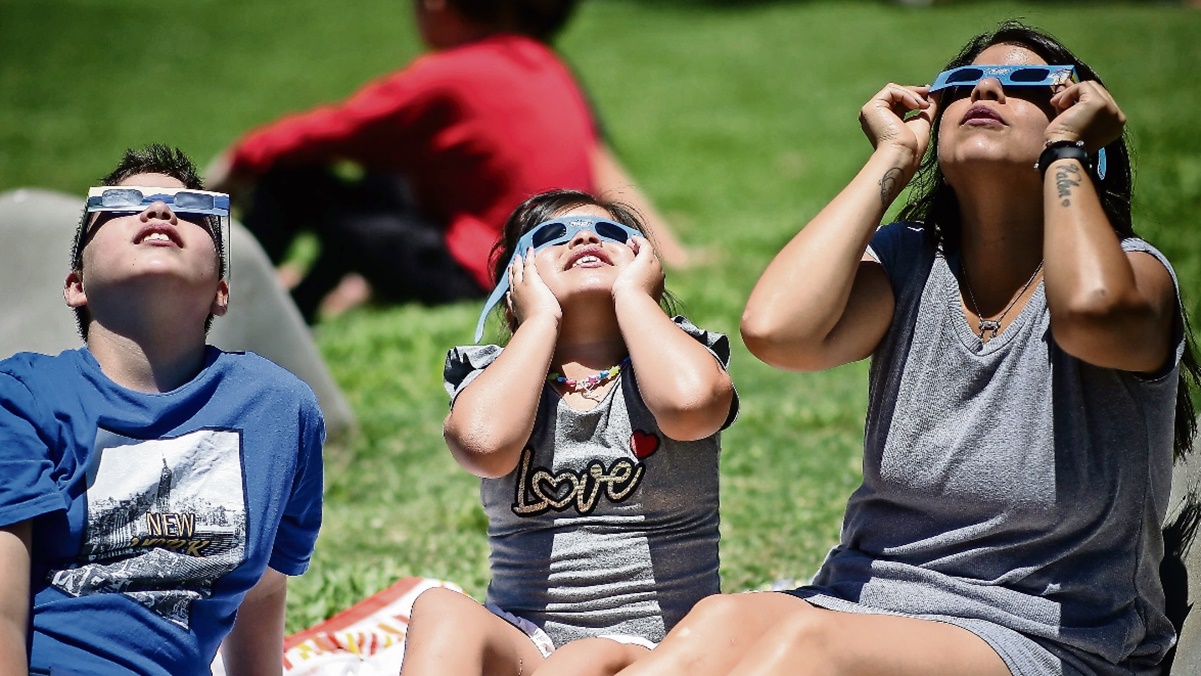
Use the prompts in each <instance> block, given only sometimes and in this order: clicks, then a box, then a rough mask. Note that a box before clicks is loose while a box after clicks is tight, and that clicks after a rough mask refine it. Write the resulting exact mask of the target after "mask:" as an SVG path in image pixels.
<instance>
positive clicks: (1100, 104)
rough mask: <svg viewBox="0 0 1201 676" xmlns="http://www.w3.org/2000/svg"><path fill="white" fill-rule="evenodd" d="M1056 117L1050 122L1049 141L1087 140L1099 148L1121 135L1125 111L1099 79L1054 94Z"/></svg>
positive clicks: (1090, 147)
mask: <svg viewBox="0 0 1201 676" xmlns="http://www.w3.org/2000/svg"><path fill="white" fill-rule="evenodd" d="M1051 105H1052V106H1053V107H1054V108H1055V111H1056V113H1058V114H1057V115H1056V116H1055V119H1053V120H1051V123H1050V124H1048V125H1047V131H1046V138H1047V140H1048V141H1071V142H1073V143H1075V142H1076V141H1084V147H1085V148H1086V149H1088V150H1090V151H1093V152H1096V151H1097V150H1098V149H1100V148H1104V147H1105V146H1107V145H1109V144H1110V143H1112V142H1114V141H1116V140H1117V139H1118V138H1119V137H1120V136H1121V135H1122V129H1123V128H1124V127H1125V126H1126V115H1125V114H1123V113H1122V109H1121V108H1119V107H1118V104H1117V102H1116V101H1114V100H1113V96H1111V95H1110V93H1109V91H1108V90H1106V89H1105V87H1102V86H1101V84H1100V83H1099V82H1096V81H1094V80H1088V81H1086V82H1077V83H1075V84H1072V85H1071V86H1069V87H1067V88H1065V89H1063V90H1062V91H1060V92H1058V93H1056V94H1055V96H1053V97H1051Z"/></svg>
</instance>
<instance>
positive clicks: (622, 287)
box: [613, 237, 663, 303]
mask: <svg viewBox="0 0 1201 676" xmlns="http://www.w3.org/2000/svg"><path fill="white" fill-rule="evenodd" d="M629 246H630V248H631V249H633V250H634V260H633V261H630V264H629V265H627V266H626V267H625V269H624V270H622V271H621V274H620V275H618V277H617V279H616V280H615V281H614V282H613V297H614V298H617V296H618V295H619V294H622V293H641V294H646V295H648V296H650V297H651V298H653V299H655V302H656V303H657V302H659V298H660V297H661V296H662V295H663V266H662V264H660V263H659V257H658V256H656V255H655V249H654V247H652V246H651V243H650V241H649V240H647V239H646V238H645V237H631V238H630V242H629Z"/></svg>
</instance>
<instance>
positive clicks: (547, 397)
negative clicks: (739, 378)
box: [404, 191, 737, 676]
mask: <svg viewBox="0 0 1201 676" xmlns="http://www.w3.org/2000/svg"><path fill="white" fill-rule="evenodd" d="M496 252H497V254H496V255H497V258H496V261H497V262H496V267H495V277H496V279H498V280H499V282H498V284H497V290H496V291H495V292H494V294H493V299H492V301H491V302H490V303H489V306H490V305H491V304H492V303H494V302H496V301H497V300H499V299H500V298H501V296H504V298H505V307H506V316H507V318H508V322H509V328H510V329H511V330H512V331H513V335H512V338H511V339H510V340H509V342H508V344H507V345H506V346H505V347H503V348H502V347H500V346H497V345H486V346H469V347H458V348H455V349H453V350H451V351H450V354H449V356H448V357H447V362H446V370H445V378H446V387H447V390H448V391H449V393H450V395H451V398H452V404H451V412H450V415H449V416H448V417H447V419H446V423H445V437H446V442H447V445H448V446H449V447H450V451H451V453H452V454H453V455H454V457H455V459H456V460H457V461H458V462H459V464H461V465H462V466H463V467H464V468H465V469H467V470H468V471H470V472H472V473H474V474H477V475H479V476H480V477H481V484H480V493H481V498H482V502H483V506H484V511H485V512H486V513H487V515H488V521H489V527H488V537H489V542H490V546H491V551H492V555H491V569H492V581H491V584H490V585H489V587H488V598H487V604H486V606H481V605H479V604H477V603H475V602H474V601H472V600H471V599H469V598H467V597H465V596H462V595H459V594H456V593H455V592H451V591H447V590H431V591H429V592H426V593H425V594H423V595H422V596H421V597H420V598H419V599H418V600H417V602H416V604H415V606H414V608H413V614H412V623H411V626H410V631H409V634H408V637H407V639H406V643H407V645H406V653H405V661H404V674H405V676H419V675H421V674H438V675H442V674H489V675H504V674H512V675H518V674H530V673H537V674H540V675H545V674H576V675H579V674H612V673H615V672H616V671H617V670H618V669H620V668H622V667H623V666H625V665H627V664H628V663H630V662H631V661H632V660H633V659H634V658H635V657H637V656H638V655H640V654H643V653H645V652H646V650H647V649H648V648H651V647H653V646H654V644H655V643H656V642H658V641H659V640H660V639H661V638H662V637H663V635H664V634H665V632H666V631H668V630H670V629H671V627H672V626H673V625H674V624H675V623H676V622H677V621H678V620H679V619H680V618H681V617H683V616H684V614H685V613H686V612H688V610H689V609H690V608H691V607H692V605H693V604H694V603H695V602H696V601H697V600H698V599H700V598H702V597H704V596H706V595H708V594H712V593H716V592H717V591H718V572H717V568H718V558H717V541H718V528H717V527H718V516H717V506H718V452H719V446H720V444H719V439H718V432H719V431H720V430H721V429H723V428H724V427H725V426H726V425H728V424H729V423H730V422H731V421H732V420H733V417H734V414H735V411H736V408H737V404H736V397H735V394H734V388H733V385H732V384H731V382H730V378H729V376H728V375H727V373H726V370H725V368H726V364H727V362H728V360H729V354H730V353H729V342H728V340H727V339H726V337H725V336H722V335H720V334H715V333H711V332H708V331H704V330H702V329H699V328H697V327H695V326H693V325H692V324H691V323H689V322H688V321H687V320H686V319H684V318H682V317H675V318H674V319H673V318H669V317H668V316H667V315H666V314H665V313H664V312H663V310H662V309H661V308H660V305H659V304H660V301H661V299H662V296H663V270H662V268H661V267H660V265H659V262H658V260H657V259H656V257H655V253H654V251H653V250H652V248H651V245H650V243H649V241H648V240H647V239H646V236H645V235H644V233H643V227H642V225H641V223H640V222H639V219H638V217H637V216H636V215H635V214H634V213H633V212H631V211H630V210H629V209H627V208H625V207H623V206H621V205H619V204H614V203H607V202H603V201H600V200H597V199H596V198H594V197H592V196H590V195H588V194H586V193H582V192H575V191H553V192H548V193H544V194H541V195H537V196H535V197H533V198H531V199H529V200H527V201H526V202H525V203H524V204H522V205H521V206H520V207H519V208H518V209H517V210H516V211H515V212H514V213H513V215H512V216H511V217H510V218H509V220H508V222H507V223H506V225H505V230H504V237H503V240H502V241H501V242H500V243H498V245H497V247H496ZM489 309H490V307H485V309H484V316H486V315H487V313H488V311H489ZM483 318H484V317H481V326H482V320H483ZM477 340H478V335H477Z"/></svg>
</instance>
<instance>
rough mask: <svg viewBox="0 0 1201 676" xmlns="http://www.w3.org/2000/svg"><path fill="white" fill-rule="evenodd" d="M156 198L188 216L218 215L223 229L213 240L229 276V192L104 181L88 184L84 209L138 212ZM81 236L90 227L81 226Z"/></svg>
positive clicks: (107, 211) (95, 211)
mask: <svg viewBox="0 0 1201 676" xmlns="http://www.w3.org/2000/svg"><path fill="white" fill-rule="evenodd" d="M155 202H162V203H163V204H166V205H167V206H168V207H169V208H170V209H171V211H173V212H175V213H176V214H178V215H180V216H183V217H184V218H185V220H191V219H192V218H194V217H197V216H209V217H215V218H216V219H217V221H218V227H219V228H220V230H221V232H220V233H215V232H214V233H212V234H213V241H214V242H215V243H216V244H217V249H218V250H219V252H220V254H221V265H222V269H223V270H224V271H225V274H224V277H229V195H227V194H226V193H223V192H210V191H208V190H193V189H192V188H155V187H146V186H124V185H122V186H111V185H102V186H98V187H93V188H88V201H87V204H86V206H85V207H84V210H85V211H86V212H87V213H89V214H95V213H117V214H137V213H141V212H143V211H145V210H146V208H147V207H149V206H150V205H152V204H154V203H155ZM201 220H202V221H203V222H202V223H199V225H205V226H209V222H208V221H207V219H201ZM79 236H80V237H81V238H86V237H87V236H88V229H86V228H85V229H84V230H81V232H80V233H79ZM218 237H220V240H219V241H218V239H217V238H218Z"/></svg>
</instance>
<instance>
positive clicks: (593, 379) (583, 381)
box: [546, 357, 630, 401]
mask: <svg viewBox="0 0 1201 676" xmlns="http://www.w3.org/2000/svg"><path fill="white" fill-rule="evenodd" d="M629 363H630V358H629V357H626V358H625V359H622V360H621V361H620V362H618V363H617V365H616V366H610V367H609V368H607V369H604V370H601V371H598V372H597V373H594V374H592V375H590V376H588V377H587V378H580V379H578V380H576V379H574V378H568V377H567V376H564V375H562V374H560V373H555V372H554V371H551V372H550V373H548V374H547V375H546V380H547V382H551V383H558V384H560V385H563V386H564V387H566V388H567V391H568V392H578V393H579V394H582V395H584V397H585V398H586V399H592V400H593V401H597V400H596V399H593V397H590V396H588V395H589V394H591V392H592V391H593V390H595V389H596V388H598V387H600V386H601V385H603V384H605V383H607V382H609V381H610V380H613V379H614V378H616V377H617V376H618V374H620V373H621V370H622V369H623V368H625V367H626V366H628V365H629Z"/></svg>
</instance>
